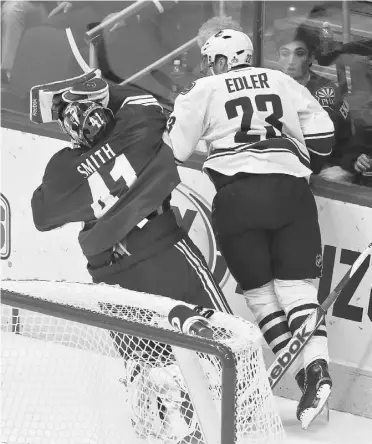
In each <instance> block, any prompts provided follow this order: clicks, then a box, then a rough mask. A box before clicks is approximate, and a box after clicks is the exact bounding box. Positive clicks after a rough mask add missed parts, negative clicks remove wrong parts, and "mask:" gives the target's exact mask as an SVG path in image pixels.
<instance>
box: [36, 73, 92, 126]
mask: <svg viewBox="0 0 372 444" xmlns="http://www.w3.org/2000/svg"><path fill="white" fill-rule="evenodd" d="M100 77H101V71H100V70H99V69H95V70H92V71H90V72H88V73H86V74H83V75H81V76H78V77H73V78H71V79H66V80H62V81H59V82H52V83H45V84H44V85H36V86H33V87H32V88H31V90H30V120H31V122H33V123H49V122H56V121H58V120H59V119H60V117H61V114H62V112H63V110H64V108H65V106H66V102H65V101H64V100H63V98H62V95H63V93H64V92H66V91H69V90H70V89H72V88H73V87H74V85H76V84H80V83H86V82H88V81H93V80H95V79H100Z"/></svg>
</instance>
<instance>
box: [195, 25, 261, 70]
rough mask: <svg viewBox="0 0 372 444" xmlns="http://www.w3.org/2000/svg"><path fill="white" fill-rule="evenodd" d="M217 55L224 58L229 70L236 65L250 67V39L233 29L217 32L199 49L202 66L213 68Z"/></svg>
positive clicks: (251, 49) (251, 47)
mask: <svg viewBox="0 0 372 444" xmlns="http://www.w3.org/2000/svg"><path fill="white" fill-rule="evenodd" d="M217 55H222V56H225V57H226V59H227V65H228V69H229V70H230V69H232V68H233V67H234V66H238V65H251V64H252V56H253V45H252V42H251V39H250V38H249V37H248V36H247V34H244V32H240V31H235V30H233V29H224V30H222V31H219V32H217V34H214V35H213V36H212V37H210V38H209V39H208V40H207V41H206V42H205V44H204V45H203V47H202V48H201V56H202V62H203V64H207V65H208V66H209V67H211V66H213V64H214V62H215V59H216V56H217Z"/></svg>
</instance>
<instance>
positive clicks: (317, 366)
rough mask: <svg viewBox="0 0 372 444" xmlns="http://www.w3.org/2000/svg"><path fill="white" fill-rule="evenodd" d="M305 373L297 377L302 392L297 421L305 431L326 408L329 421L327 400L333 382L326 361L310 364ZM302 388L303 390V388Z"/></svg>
mask: <svg viewBox="0 0 372 444" xmlns="http://www.w3.org/2000/svg"><path fill="white" fill-rule="evenodd" d="M304 374H305V372H303V373H302V371H300V372H299V373H298V374H297V375H296V381H297V384H298V385H299V387H300V389H301V390H302V397H301V399H300V402H299V404H298V407H297V419H298V420H300V421H301V426H302V428H303V429H305V430H306V429H307V428H308V427H309V425H310V424H311V423H312V422H313V421H314V419H315V418H316V417H317V416H318V415H319V414H320V413H321V412H322V410H323V408H324V407H325V408H326V409H327V410H326V414H327V419H328V405H327V406H326V404H327V400H328V397H329V395H330V394H331V387H332V380H331V377H330V375H329V372H328V364H327V362H326V361H325V360H324V359H316V360H315V361H314V362H312V363H311V364H309V365H308V366H307V368H306V375H305V378H303V376H304ZM301 386H302V387H303V388H301Z"/></svg>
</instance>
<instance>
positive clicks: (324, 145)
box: [163, 67, 334, 177]
mask: <svg viewBox="0 0 372 444" xmlns="http://www.w3.org/2000/svg"><path fill="white" fill-rule="evenodd" d="M333 132H334V127H333V123H332V121H331V119H330V118H329V116H328V114H327V112H326V111H324V109H323V108H322V107H321V106H320V105H319V103H318V101H317V100H316V99H315V98H314V97H313V96H312V95H311V94H310V92H309V91H308V90H307V89H306V88H305V87H303V86H302V85H300V84H299V83H297V82H296V81H295V80H293V79H292V78H290V77H289V76H287V75H285V74H283V73H282V72H280V71H276V70H271V69H266V68H255V67H245V68H241V69H237V70H234V71H229V72H227V73H225V74H220V75H217V76H211V77H205V78H202V79H199V80H197V81H196V82H193V83H192V84H191V86H190V87H189V88H188V90H187V91H184V92H183V93H181V94H180V95H179V96H178V97H177V99H176V101H175V105H174V110H173V113H172V114H171V116H170V117H169V120H168V125H167V130H166V131H165V133H164V136H163V139H164V141H165V143H167V144H168V145H169V146H170V147H171V148H172V149H173V152H174V156H175V158H176V160H177V161H178V162H179V163H182V162H184V161H185V160H186V159H187V158H188V157H189V156H190V155H191V154H192V152H193V151H194V150H195V148H196V145H197V144H198V142H199V140H200V139H203V140H205V141H206V143H207V147H208V157H207V159H206V161H205V163H204V169H205V168H210V169H213V170H216V171H218V172H220V173H222V174H224V175H227V176H232V175H234V174H236V173H239V172H246V173H256V174H269V173H281V174H289V175H293V176H297V177H306V176H310V174H311V172H312V171H311V169H310V155H309V151H313V152H314V153H316V154H318V155H320V156H327V155H329V154H330V153H331V151H332V147H333V144H334V137H333Z"/></svg>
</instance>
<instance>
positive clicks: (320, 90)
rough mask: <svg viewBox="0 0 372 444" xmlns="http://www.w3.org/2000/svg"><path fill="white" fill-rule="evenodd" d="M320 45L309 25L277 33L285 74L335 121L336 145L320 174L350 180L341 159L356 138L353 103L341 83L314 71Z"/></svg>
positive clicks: (280, 60) (280, 57)
mask: <svg viewBox="0 0 372 444" xmlns="http://www.w3.org/2000/svg"><path fill="white" fill-rule="evenodd" d="M319 44H320V40H319V37H318V36H317V34H316V33H315V32H314V31H312V30H310V29H307V28H306V27H301V26H300V27H298V28H296V29H286V30H284V31H281V32H278V33H277V35H276V46H277V50H278V57H279V58H278V62H279V65H280V67H281V69H282V71H283V72H284V73H285V74H287V75H289V76H290V77H292V78H293V79H295V80H297V82H299V83H300V84H302V85H303V86H305V87H306V88H307V89H308V90H309V91H310V92H311V94H312V95H313V96H314V97H315V98H316V99H317V100H318V102H319V103H320V105H321V106H322V107H323V108H324V109H325V111H327V113H328V115H329V116H330V118H331V119H332V121H333V124H334V127H335V146H334V148H333V151H332V154H331V155H330V157H329V158H328V159H327V166H326V167H325V168H324V170H323V171H322V172H321V173H320V175H321V176H325V177H328V176H329V177H328V178H337V179H343V180H348V181H350V177H351V176H352V175H351V173H350V172H348V171H346V170H343V169H342V168H341V159H342V158H343V156H344V153H345V152H348V151H349V149H350V148H349V147H350V145H351V143H352V137H353V134H352V123H351V118H350V115H349V104H348V103H347V101H346V100H345V99H344V98H343V96H342V94H341V91H340V89H339V87H338V86H337V85H335V84H334V83H333V82H332V81H331V80H330V79H327V78H326V77H323V76H320V75H318V74H316V73H315V72H314V71H312V70H311V66H312V64H313V60H314V56H315V53H316V51H317V49H318V47H319ZM327 171H328V172H329V174H330V175H329V174H327ZM331 171H332V173H331Z"/></svg>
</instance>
